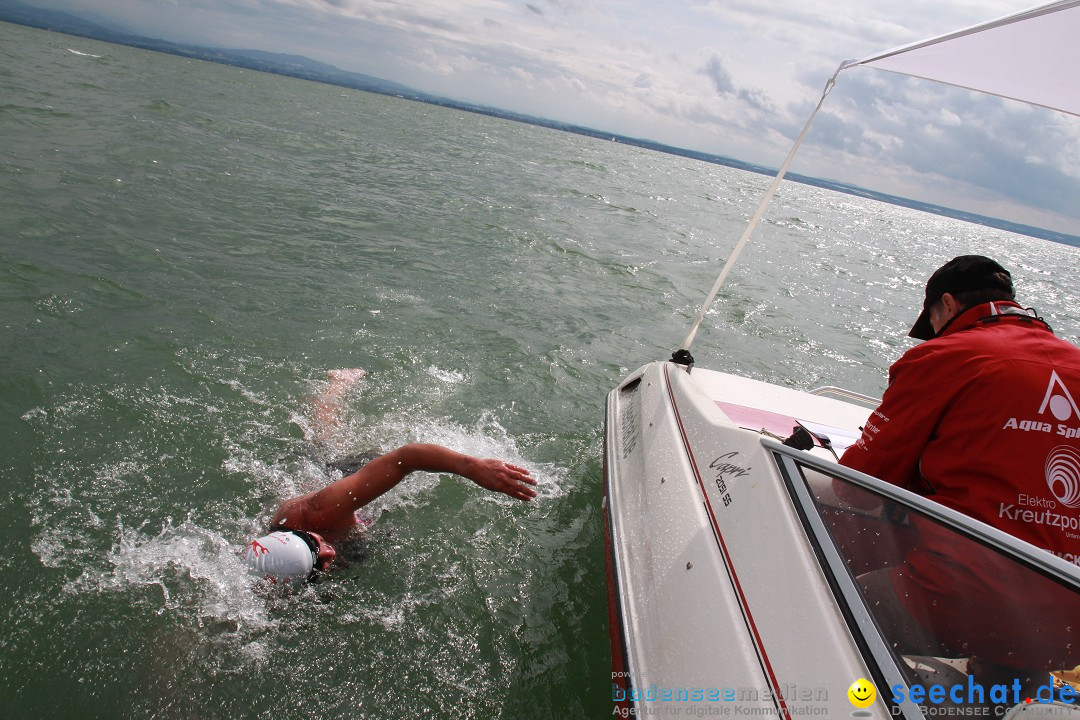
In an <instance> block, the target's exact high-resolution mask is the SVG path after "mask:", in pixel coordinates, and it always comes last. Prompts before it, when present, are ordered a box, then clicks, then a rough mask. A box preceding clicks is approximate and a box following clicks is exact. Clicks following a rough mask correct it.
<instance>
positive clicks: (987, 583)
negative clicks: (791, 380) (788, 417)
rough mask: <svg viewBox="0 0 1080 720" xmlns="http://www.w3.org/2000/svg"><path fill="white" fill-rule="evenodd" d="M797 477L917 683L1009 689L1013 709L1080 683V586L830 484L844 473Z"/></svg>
mask: <svg viewBox="0 0 1080 720" xmlns="http://www.w3.org/2000/svg"><path fill="white" fill-rule="evenodd" d="M800 469H801V470H802V474H803V478H804V479H805V480H806V487H807V488H808V489H809V492H810V496H811V497H812V500H813V504H814V506H815V507H816V510H817V513H818V515H819V516H820V518H821V519H822V521H823V522H824V526H825V527H826V528H827V530H828V533H829V534H830V535H831V537H832V539H833V543H834V544H835V546H836V548H837V550H838V551H839V553H840V557H841V558H842V561H843V563H844V564H846V566H847V568H848V570H849V571H850V573H851V576H852V577H853V578H854V580H855V585H856V587H857V588H858V591H859V592H860V593H861V595H862V598H863V600H864V603H865V605H866V608H867V609H868V610H869V612H870V614H871V615H872V617H873V618H874V621H875V623H876V624H877V626H878V629H879V630H880V632H881V635H882V637H883V638H884V640H885V642H886V643H887V644H888V645H889V646H890V647H891V648H892V650H893V651H894V653H895V654H896V655H897V656H898V657H899V658H900V659H901V660H902V661H903V662H902V665H901V669H902V670H903V671H904V672H906V673H907V678H908V681H909V684H911V683H919V684H922V685H924V686H925V687H929V686H930V685H931V684H941V685H943V686H944V687H949V686H951V685H953V684H954V683H960V682H967V680H968V675H970V680H971V681H972V682H973V683H974V684H975V685H980V686H982V687H983V688H984V691H983V692H984V695H985V693H988V692H989V691H990V689H991V688H993V686H997V685H1005V686H1007V688H1008V692H1007V695H1008V697H1007V698H1005V700H1006V703H1005V704H1015V703H1017V702H1019V703H1023V702H1024V700H1025V699H1027V698H1028V697H1033V696H1034V695H1033V694H1034V693H1035V692H1036V691H1037V689H1038V688H1040V687H1044V686H1045V687H1048V688H1049V687H1055V686H1056V687H1057V688H1059V689H1060V688H1062V687H1063V685H1062V683H1063V682H1064V681H1069V680H1071V681H1073V682H1077V681H1080V667H1078V666H1080V591H1078V590H1077V589H1076V586H1075V585H1072V584H1070V582H1069V581H1068V580H1067V579H1062V578H1060V577H1057V576H1055V574H1054V573H1053V572H1048V571H1047V570H1046V569H1045V568H1040V567H1038V563H1032V562H1025V561H1024V559H1023V557H1020V558H1017V557H1016V556H1015V555H1014V554H1013V553H1010V552H1009V551H1008V550H1005V551H1003V550H1002V549H1001V548H1000V547H998V546H997V545H995V544H992V543H989V542H987V541H984V540H976V539H974V538H973V537H972V536H970V535H968V534H966V533H965V532H964V531H963V530H962V529H959V528H957V527H955V526H953V525H952V524H951V523H949V522H948V521H946V520H943V519H938V518H935V517H933V516H932V514H928V513H927V512H923V511H920V510H919V509H917V508H916V507H914V506H911V505H909V504H906V503H904V502H901V501H899V500H894V499H889V498H888V497H886V496H885V495H883V494H881V493H878V492H876V491H873V490H870V489H867V488H865V487H863V486H861V485H859V484H857V483H855V482H853V481H850V480H847V479H844V478H842V477H836V476H834V475H839V474H841V472H840V471H837V472H836V473H834V474H825V473H822V472H819V471H818V470H814V469H811V468H808V467H801V468H800ZM1040 518H1042V519H1043V520H1045V521H1047V522H1049V521H1050V516H1049V515H1048V514H1047V515H1046V517H1042V514H1039V517H1035V515H1034V514H1033V515H1032V520H1033V521H1037V520H1039V519H1040ZM1024 547H1026V546H1021V549H1020V555H1021V556H1022V555H1023V554H1024V552H1025V551H1024V550H1023V548H1024ZM1077 687H1078V688H1080V685H1077ZM1017 688H1019V689H1018V690H1017V692H1016V693H1014V689H1017ZM1043 692H1044V694H1045V693H1046V692H1049V690H1044V691H1043ZM1067 692H1071V689H1070V690H1069V691H1067ZM1014 694H1017V695H1018V697H1019V700H1016V699H1015V698H1014V697H1013V696H1014ZM1078 694H1080V693H1078ZM961 695H963V693H961ZM1055 697H1057V696H1055ZM965 698H966V696H965ZM1058 699H1059V698H1058ZM975 700H978V698H975ZM985 701H986V702H990V699H989V698H987V699H986V700H985Z"/></svg>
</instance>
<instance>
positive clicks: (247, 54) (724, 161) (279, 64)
mask: <svg viewBox="0 0 1080 720" xmlns="http://www.w3.org/2000/svg"><path fill="white" fill-rule="evenodd" d="M0 21H7V22H11V23H16V24H19V25H27V26H30V27H35V28H40V29H42V30H52V31H55V32H61V33H67V34H69V35H78V36H81V37H87V38H91V39H94V40H102V41H104V42H110V43H116V44H120V45H129V46H132V47H137V48H142V49H144V50H154V51H157V52H164V53H169V54H172V55H180V56H182V57H188V58H193V59H196V60H206V61H209V62H216V63H222V64H226V65H235V66H237V67H243V68H248V69H250V70H258V71H260V72H268V73H274V74H277V75H285V76H288V77H294V78H300V79H302V80H312V81H314V82H321V83H327V84H330V85H339V86H341V87H347V88H352V89H355V90H363V91H365V92H373V93H379V94H382V95H393V96H395V97H400V98H404V99H407V100H415V101H418V102H424V103H430V104H433V105H441V106H443V107H448V108H454V109H456V110H464V111H467V112H473V113H480V114H483V115H490V116H493V117H498V118H504V119H506V120H513V121H515V122H522V123H528V124H530V125H539V126H541V127H547V128H551V129H553V130H561V131H564V132H571V133H575V134H578V135H586V136H589V137H594V138H598V139H601V140H613V141H615V142H619V143H623V144H626V145H634V146H636V147H642V148H646V149H648V150H655V151H657V152H662V153H668V154H671V155H679V156H682V157H687V158H691V159H693V160H700V161H702V162H710V163H716V164H719V165H726V166H728V167H733V168H737V169H739V170H748V171H750V172H755V173H760V174H763V175H773V176H774V175H776V169H775V168H768V167H764V166H761V165H754V164H752V163H746V162H743V161H741V160H736V159H734V158H729V157H725V156H722V155H711V154H709V153H703V152H698V151H697V150H687V149H685V148H679V147H674V146H671V145H665V144H663V143H658V142H654V141H652V140H645V139H642V138H635V137H629V136H626V135H620V134H618V133H612V132H609V131H606V130H596V129H594V128H588V127H584V126H581V125H574V124H571V123H564V122H560V121H558V120H549V119H547V118H539V117H534V116H531V115H525V114H522V113H517V112H513V111H510V110H502V109H499V108H493V107H488V106H486V105H479V104H476V103H469V102H463V101H460V100H454V99H452V98H446V97H441V96H438V95H432V94H430V93H426V92H422V91H420V90H415V89H413V88H410V87H407V86H405V85H401V84H400V83H395V82H391V81H390V80H383V79H382V78H377V77H372V76H371V75H364V74H363V73H355V72H350V71H348V70H342V69H340V68H337V67H334V66H333V65H328V64H327V63H322V62H319V61H317V60H312V59H311V58H307V57H304V56H302V55H288V54H284V53H274V52H267V51H264V50H231V49H223V48H209V47H201V46H198V45H185V44H181V43H174V42H170V41H168V40H159V39H156V38H148V37H143V36H141V35H136V34H133V33H132V32H131V31H130V30H128V29H123V28H119V27H116V26H108V24H107V23H108V21H106V20H103V19H100V18H97V17H96V16H95V20H88V19H86V18H83V17H80V16H78V15H73V14H71V13H66V12H60V11H56V10H43V9H40V8H34V7H30V6H29V5H24V4H23V3H20V2H17V0H0ZM787 178H788V179H790V180H793V181H795V182H800V183H804V184H807V185H814V186H816V187H821V188H825V189H827V190H834V191H837V192H842V193H847V194H849V195H857V196H859V197H865V198H869V199H872V200H878V201H880V202H885V203H889V204H892V205H900V206H902V207H907V208H912V209H914V210H921V211H923V212H929V213H933V214H935V215H943V216H946V217H951V218H956V219H958V220H963V221H965V222H970V223H976V224H979V225H985V226H987V227H993V228H998V229H1000V230H1006V231H1008V232H1013V233H1018V234H1021V235H1029V236H1031V237H1037V238H1042V239H1045V240H1051V241H1054V242H1059V243H1065V244H1067V245H1073V246H1076V247H1080V237H1078V236H1076V235H1067V234H1065V233H1059V232H1054V231H1052V230H1045V229H1043V228H1038V227H1032V226H1030V225H1023V224H1020V223H1014V222H1009V221H1007V220H1001V219H998V218H991V217H986V216H983V215H976V214H974V213H969V212H964V211H962V210H954V209H952V208H947V207H942V206H939V205H931V204H929V203H923V202H919V201H917V200H910V199H908V198H903V197H897V196H895V195H887V194H885V193H879V192H876V191H873V190H867V189H866V188H860V187H857V186H854V185H848V184H844V183H840V182H835V181H832V180H822V179H819V178H813V177H808V176H805V175H798V174H795V173H789V174H788V175H787Z"/></svg>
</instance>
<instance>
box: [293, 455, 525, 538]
mask: <svg viewBox="0 0 1080 720" xmlns="http://www.w3.org/2000/svg"><path fill="white" fill-rule="evenodd" d="M417 471H423V472H436V473H438V472H447V473H454V474H455V475H461V476H462V477H465V478H468V479H469V480H472V481H473V482H474V483H476V484H477V485H479V486H480V487H482V488H485V489H486V490H491V491H492V492H501V493H503V494H506V495H509V496H510V497H512V498H516V499H518V500H523V501H525V502H528V501H529V500H531V499H532V498H534V497H536V491H535V490H533V488H532V487H531V486H533V485H536V480H534V479H533V477H532V476H531V475H530V474H529V471H528V470H526V469H525V468H522V467H518V466H516V465H511V464H509V463H506V462H503V461H502V460H491V459H487V460H484V459H480V458H475V457H471V456H469V455H463V454H461V453H459V452H454V451H453V450H450V449H449V448H444V447H442V446H441V445H423V444H419V443H414V444H411V445H405V446H404V447H400V448H398V449H397V450H392V451H390V452H388V453H386V454H385V455H380V456H379V457H377V458H375V459H374V460H372V461H371V462H369V463H368V464H367V465H365V466H364V467H362V468H360V469H359V470H358V471H356V472H355V473H353V474H352V475H347V476H345V477H343V478H341V479H340V480H338V481H336V482H334V483H332V484H330V485H328V486H327V487H325V488H323V489H322V490H319V491H318V492H316V493H313V494H311V495H310V496H307V498H305V499H306V500H307V505H308V508H307V509H308V512H310V513H312V514H313V515H315V516H317V518H318V522H317V524H318V525H319V526H321V527H342V528H347V527H350V526H351V525H353V524H354V523H355V519H354V516H353V513H354V512H355V511H356V510H358V509H359V508H361V507H363V506H364V505H367V504H368V503H369V502H371V501H372V500H374V499H375V498H377V497H379V496H380V495H382V494H383V493H385V492H386V491H388V490H390V489H391V488H393V487H394V486H395V485H397V484H398V483H399V482H401V481H402V480H404V479H405V476H406V475H408V474H409V473H412V472H417ZM312 519H313V520H314V519H315V518H312Z"/></svg>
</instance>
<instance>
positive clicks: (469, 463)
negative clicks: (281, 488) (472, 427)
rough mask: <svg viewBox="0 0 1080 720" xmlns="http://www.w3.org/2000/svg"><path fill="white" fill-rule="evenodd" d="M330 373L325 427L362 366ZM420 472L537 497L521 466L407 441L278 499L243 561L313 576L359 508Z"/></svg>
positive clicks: (279, 572) (275, 573)
mask: <svg viewBox="0 0 1080 720" xmlns="http://www.w3.org/2000/svg"><path fill="white" fill-rule="evenodd" d="M327 376H328V377H329V379H330V382H331V385H330V389H329V390H328V391H327V393H325V394H324V395H323V396H322V398H320V399H319V400H318V401H317V402H316V405H315V412H316V419H317V420H318V421H319V422H320V423H321V424H322V425H323V426H324V428H326V427H332V426H333V425H336V424H337V422H338V419H339V414H340V405H341V401H342V400H343V398H344V396H345V391H346V390H347V389H348V387H349V386H350V385H352V384H355V383H356V382H358V381H359V380H360V379H361V378H362V377H363V376H364V371H363V370H359V369H353V370H331V371H330V372H329V373H327ZM418 471H422V472H434V473H453V474H455V475H460V476H462V477H464V478H468V479H469V480H472V481H473V482H474V483H476V484H477V485H479V486H480V487H482V488H484V489H485V490H490V491H492V492H500V493H503V494H505V495H509V496H510V497H512V498H516V499H518V500H522V501H524V502H528V501H530V500H532V499H533V498H534V497H536V490H534V489H533V488H532V486H534V485H536V480H535V479H533V477H532V476H531V475H530V474H529V471H528V470H526V469H525V468H522V467H518V466H516V465H511V464H510V463H507V462H503V461H502V460H494V459H481V458H476V457H472V456H469V455H463V454H461V453H458V452H454V451H453V450H450V449H448V448H445V447H442V446H440V445H427V444H420V443H412V444H409V445H405V446H403V447H400V448H398V449H396V450H391V451H390V452H388V453H385V454H383V455H379V456H377V457H375V458H373V459H371V460H370V461H368V462H367V463H366V464H364V465H363V467H361V468H360V469H358V470H356V471H355V472H352V473H351V474H348V475H346V476H345V477H343V478H341V479H340V480H337V481H335V482H333V483H331V484H330V485H327V486H326V487H324V488H323V489H321V490H317V491H315V492H312V493H308V494H307V495H301V496H299V497H294V498H290V499H288V500H286V501H285V502H283V503H282V504H281V506H280V507H279V508H278V509H277V512H275V513H274V516H273V518H271V520H270V534H268V535H265V536H263V537H261V538H258V539H255V540H252V541H250V542H249V543H248V545H247V547H246V548H245V549H244V561H245V562H246V563H247V565H248V567H249V568H251V570H252V571H253V572H254V573H256V574H258V575H261V576H263V577H267V578H269V579H272V580H274V581H278V580H286V581H290V580H305V579H312V578H314V577H315V576H316V575H317V574H318V573H319V572H322V571H324V570H326V569H327V567H329V566H330V564H331V563H332V562H333V560H334V557H335V556H336V555H337V552H336V551H335V550H334V546H333V545H332V543H333V542H336V541H340V540H344V539H345V538H346V536H348V534H349V533H350V531H351V530H352V529H353V528H354V527H355V526H356V515H355V513H356V511H357V510H359V509H360V508H362V507H363V506H364V505H367V504H368V503H369V502H371V501H372V500H374V499H375V498H377V497H379V496H380V495H382V494H383V493H385V492H387V491H388V490H390V489H391V488H393V487H394V486H395V485H397V484H398V483H399V482H401V481H402V480H404V479H405V477H406V476H407V475H409V474H410V473H413V472H418Z"/></svg>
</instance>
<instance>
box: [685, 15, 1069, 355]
mask: <svg viewBox="0 0 1080 720" xmlns="http://www.w3.org/2000/svg"><path fill="white" fill-rule="evenodd" d="M859 65H863V66H866V67H873V68H878V69H880V70H888V71H891V72H897V73H902V74H904V75H913V76H915V77H921V78H925V79H927V80H933V81H935V82H941V83H946V84H949V85H957V86H959V87H964V88H968V89H970V90H976V91H978V92H983V93H988V94H991V95H998V96H1000V97H1005V98H1010V99H1013V100H1020V101H1022V102H1026V103H1029V104H1032V105H1040V106H1042V107H1047V108H1050V109H1052V110H1058V111H1060V112H1063V113H1067V114H1069V115H1076V116H1080V81H1077V80H1076V78H1075V76H1074V75H1073V73H1074V72H1077V71H1078V69H1080V0H1061V1H1060V2H1053V3H1050V4H1049V5H1044V6H1042V7H1038V8H1035V9H1033V10H1028V11H1026V12H1022V13H1017V14H1016V15H1010V16H1009V17H1005V18H1001V19H1000V20H994V21H992V22H988V23H983V24H981V25H976V26H974V27H970V28H967V29H966V30H958V31H956V32H952V33H949V34H948V35H942V36H941V37H936V38H931V39H929V40H923V41H921V42H917V43H913V44H911V45H904V46H903V47H898V48H895V49H893V50H889V51H887V52H883V53H878V54H876V55H872V56H870V57H867V58H863V59H862V60H849V61H847V62H845V63H842V64H841V65H840V67H839V68H837V70H836V73H835V74H834V75H833V76H832V77H831V78H830V79H829V81H828V82H827V83H826V84H825V90H824V92H822V94H821V99H820V100H818V104H817V107H815V108H814V111H813V112H812V113H811V114H810V118H809V119H808V120H807V121H806V125H805V126H804V127H803V130H802V133H801V134H800V135H799V138H798V139H797V140H796V141H795V144H794V145H793V146H792V148H791V150H790V151H789V152H788V155H787V159H785V160H784V164H783V165H781V166H780V170H779V171H778V172H777V173H776V177H775V178H774V179H773V182H772V184H771V185H770V186H769V189H768V191H767V192H766V193H765V197H764V199H762V201H761V204H760V205H759V206H758V209H757V212H755V213H754V216H753V217H752V218H751V219H750V223H749V224H748V225H747V226H746V229H745V230H744V231H743V234H742V237H741V238H739V241H738V242H737V243H735V247H734V248H733V249H732V251H731V254H730V255H728V259H727V262H726V263H724V267H723V269H722V270H721V271H720V276H719V277H718V278H717V279H716V282H715V283H714V284H713V287H712V290H710V291H709V294H708V296H707V297H706V298H705V302H704V303H702V305H701V308H700V309H699V310H698V313H697V315H696V316H695V317H694V321H693V322H692V323H691V326H690V332H689V333H688V334H687V336H686V339H685V340H683V343H682V345H680V346H679V350H686V351H689V350H690V345H691V344H692V343H693V342H694V337H695V336H696V335H697V331H698V328H699V327H700V326H701V321H702V320H703V319H704V318H705V313H706V312H707V311H708V309H709V307H710V306H711V305H712V303H713V300H715V299H716V295H717V293H718V292H719V291H720V287H721V286H722V285H723V284H724V281H725V280H726V279H727V276H728V274H729V273H730V272H731V269H732V267H734V265H735V261H736V260H737V259H738V257H739V254H740V253H741V252H742V250H743V248H744V247H745V246H746V243H747V242H749V240H750V236H751V235H752V234H753V232H754V229H755V228H756V227H757V226H758V223H759V222H760V221H761V218H762V217H763V216H764V214H765V209H766V207H767V206H768V204H769V201H770V200H771V199H772V197H773V195H774V194H775V193H776V190H777V188H778V187H779V186H780V181H781V180H783V178H784V175H785V174H786V173H787V171H788V168H789V167H790V166H791V161H792V159H793V158H794V157H795V153H796V151H797V150H798V149H799V146H800V145H801V144H802V141H803V140H804V139H805V138H806V134H807V132H808V131H809V130H810V125H811V123H813V122H814V116H815V115H817V113H818V111H819V110H820V109H821V106H822V103H824V102H825V97H826V96H827V95H828V94H829V92H830V91H831V90H832V88H833V85H834V83H835V81H836V76H837V75H839V74H840V72H841V71H842V70H845V69H847V68H851V67H856V66H859ZM678 355H679V353H676V357H677V356H678ZM673 359H674V358H673Z"/></svg>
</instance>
